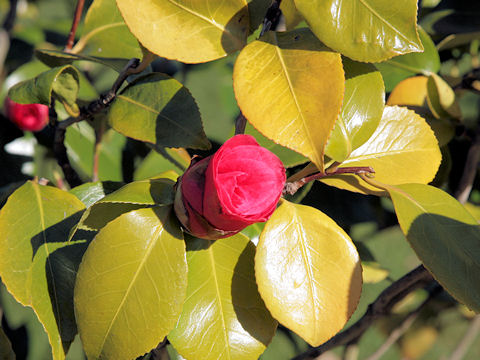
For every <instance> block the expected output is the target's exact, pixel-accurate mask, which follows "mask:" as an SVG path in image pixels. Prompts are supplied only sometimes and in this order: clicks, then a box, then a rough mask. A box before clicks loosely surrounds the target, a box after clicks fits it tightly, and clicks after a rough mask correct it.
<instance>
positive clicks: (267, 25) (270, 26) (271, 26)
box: [260, 0, 282, 36]
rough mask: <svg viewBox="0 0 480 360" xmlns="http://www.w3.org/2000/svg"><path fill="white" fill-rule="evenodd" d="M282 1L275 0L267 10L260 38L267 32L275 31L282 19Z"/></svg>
mask: <svg viewBox="0 0 480 360" xmlns="http://www.w3.org/2000/svg"><path fill="white" fill-rule="evenodd" d="M281 2H282V0H274V1H273V2H272V5H270V7H269V8H268V10H267V13H266V14H265V19H263V26H262V30H261V31H260V36H262V35H263V34H265V33H266V32H267V31H270V30H275V29H276V27H277V26H278V24H279V23H280V19H281V17H282V10H280V4H281Z"/></svg>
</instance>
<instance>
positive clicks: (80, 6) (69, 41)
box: [64, 0, 85, 52]
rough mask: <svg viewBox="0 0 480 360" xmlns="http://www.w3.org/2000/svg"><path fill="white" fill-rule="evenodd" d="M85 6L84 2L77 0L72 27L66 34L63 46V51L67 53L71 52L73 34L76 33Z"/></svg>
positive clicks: (73, 39)
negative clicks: (65, 41) (66, 37)
mask: <svg viewBox="0 0 480 360" xmlns="http://www.w3.org/2000/svg"><path fill="white" fill-rule="evenodd" d="M84 5H85V0H78V1H77V6H76V7H75V13H74V15H73V21H72V27H71V29H70V33H69V34H68V39H67V44H66V45H65V49H64V51H66V52H69V51H70V50H72V47H73V43H74V42H75V33H76V32H77V27H78V23H79V22H80V19H81V18H82V11H83V6H84Z"/></svg>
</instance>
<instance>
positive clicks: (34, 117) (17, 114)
mask: <svg viewBox="0 0 480 360" xmlns="http://www.w3.org/2000/svg"><path fill="white" fill-rule="evenodd" d="M5 113H6V115H7V117H8V118H9V119H10V121H12V122H13V123H14V124H15V125H17V126H18V127H19V128H20V129H21V130H26V131H40V130H42V129H43V128H44V127H45V126H46V125H47V124H48V106H46V105H42V104H19V103H16V102H15V101H13V100H11V99H10V98H8V97H7V98H6V99H5Z"/></svg>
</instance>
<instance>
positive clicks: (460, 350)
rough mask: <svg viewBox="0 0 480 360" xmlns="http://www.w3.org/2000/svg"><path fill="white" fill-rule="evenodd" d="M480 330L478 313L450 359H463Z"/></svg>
mask: <svg viewBox="0 0 480 360" xmlns="http://www.w3.org/2000/svg"><path fill="white" fill-rule="evenodd" d="M479 331H480V315H477V316H475V317H474V318H473V320H472V321H471V323H470V326H469V327H468V329H467V331H466V332H465V335H464V336H463V338H462V340H461V341H460V343H459V344H458V346H457V348H456V349H455V350H454V351H453V353H452V355H450V358H449V360H461V359H463V357H464V356H465V355H466V353H467V351H468V349H469V348H470V346H471V345H472V343H473V341H474V340H475V338H476V337H477V334H478V332H479Z"/></svg>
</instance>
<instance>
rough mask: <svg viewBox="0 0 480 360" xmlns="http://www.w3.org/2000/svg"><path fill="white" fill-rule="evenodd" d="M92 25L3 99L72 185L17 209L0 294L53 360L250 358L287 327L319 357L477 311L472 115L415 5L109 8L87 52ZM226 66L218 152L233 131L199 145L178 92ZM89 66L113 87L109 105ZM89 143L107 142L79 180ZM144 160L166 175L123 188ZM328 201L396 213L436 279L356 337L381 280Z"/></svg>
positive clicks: (422, 272) (399, 284)
mask: <svg viewBox="0 0 480 360" xmlns="http://www.w3.org/2000/svg"><path fill="white" fill-rule="evenodd" d="M14 3H16V2H12V4H14ZM83 6H84V4H83V1H80V0H79V1H78V3H77V7H76V11H75V16H74V20H73V26H72V28H71V31H70V34H69V36H68V38H67V45H66V46H65V48H64V49H63V50H60V49H59V48H55V47H53V46H52V45H51V44H49V45H47V46H44V47H42V46H37V47H36V49H35V56H36V58H37V59H38V60H36V61H37V62H36V64H37V65H36V66H39V67H41V70H39V71H37V70H35V74H33V75H32V74H31V73H30V74H31V75H29V76H28V77H23V80H22V79H18V77H17V82H16V84H14V85H13V84H9V85H12V86H9V89H8V94H7V95H8V99H7V100H6V104H7V106H6V107H5V108H4V113H5V116H7V117H9V118H11V119H12V120H13V121H14V122H15V123H16V124H18V125H19V126H20V128H21V129H23V130H30V131H39V130H42V129H43V127H44V126H45V125H46V124H47V122H48V111H49V110H48V109H50V114H51V116H50V123H51V124H50V125H49V126H48V128H47V129H45V130H44V132H42V133H40V134H44V135H45V134H47V130H48V131H50V135H49V136H50V137H49V140H48V141H49V143H48V144H49V145H48V146H49V148H50V149H51V150H52V154H53V155H52V156H53V157H54V158H55V159H56V161H57V162H58V169H60V170H59V171H60V172H57V173H56V176H53V179H49V180H51V181H52V180H53V184H49V183H48V181H46V180H45V179H39V178H34V179H32V180H29V181H27V182H24V183H21V184H18V185H17V186H15V190H14V191H13V189H12V190H11V194H10V195H9V197H8V200H7V201H6V202H5V204H4V205H3V207H2V209H1V210H0V276H1V279H2V282H3V284H4V285H5V287H6V289H7V290H8V292H9V293H10V294H11V295H13V297H14V298H15V299H16V300H17V301H18V302H20V303H21V304H23V305H25V306H30V307H31V308H33V310H34V312H35V314H36V316H37V317H38V320H39V321H40V323H41V324H42V325H43V327H44V329H45V331H46V333H47V335H48V339H49V343H50V345H51V351H52V356H53V358H54V359H55V360H61V359H65V357H66V354H67V353H68V351H69V348H70V345H71V343H72V342H73V340H74V338H75V336H76V334H77V333H78V334H79V335H80V339H81V344H82V347H83V350H84V352H85V354H86V356H87V358H88V359H115V360H118V359H136V358H138V357H141V356H145V358H154V357H153V356H155V351H161V349H162V348H165V346H166V344H167V343H168V344H170V345H171V346H172V349H175V351H176V352H178V354H180V355H181V356H182V357H183V358H185V359H189V360H190V359H192V360H195V359H201V360H204V359H257V358H258V357H260V356H261V354H262V353H264V351H265V350H266V348H267V347H268V346H269V344H270V342H271V341H272V339H273V337H274V335H275V334H276V331H277V327H278V326H279V324H280V325H281V329H283V330H282V331H288V332H289V334H292V333H294V334H296V335H295V336H297V335H298V337H299V338H301V339H303V340H304V341H305V342H306V343H308V344H309V345H310V347H309V348H308V349H306V350H305V352H302V353H300V354H297V355H298V358H307V357H314V356H317V355H319V354H321V353H323V352H325V351H327V350H329V349H331V348H333V347H335V346H339V345H346V344H351V343H354V342H355V341H358V339H359V338H360V337H361V336H362V334H363V333H364V332H365V331H366V329H367V328H368V327H369V326H370V324H371V323H372V322H373V320H375V319H376V318H377V317H380V316H382V315H385V314H387V313H389V312H390V311H392V308H393V307H394V305H396V304H398V303H399V302H400V301H401V300H403V299H404V298H405V297H406V296H407V295H409V294H411V293H412V292H413V291H414V290H416V289H419V288H425V289H427V292H428V296H427V298H426V300H425V303H426V302H428V301H430V300H431V299H432V298H433V297H435V296H436V295H438V293H440V292H441V291H442V289H444V290H445V291H446V292H447V293H448V294H450V295H451V296H453V298H455V299H456V300H457V301H458V302H460V303H462V304H464V305H465V306H466V307H467V308H468V309H470V310H472V311H474V312H479V311H480V288H479V286H478V284H480V265H479V260H478V259H479V258H480V228H479V225H478V221H477V220H476V219H475V218H474V216H473V215H471V213H470V212H469V211H467V209H466V208H465V207H464V205H463V203H464V202H465V201H466V198H468V194H469V191H470V190H469V189H471V185H472V183H473V178H474V176H473V177H472V176H471V175H468V174H467V175H466V177H467V178H470V180H469V181H470V182H468V181H467V182H466V183H465V184H466V185H465V188H464V189H462V188H461V187H459V189H460V190H459V192H458V193H456V194H455V197H453V196H451V195H449V193H448V190H449V189H448V188H447V187H445V186H443V185H445V181H446V180H445V179H446V178H447V175H446V174H448V171H449V169H448V164H447V160H448V159H447V157H448V156H447V155H445V154H446V151H445V145H446V144H447V143H448V142H449V141H450V140H451V139H452V138H453V136H454V128H455V127H456V126H458V124H459V123H460V121H461V119H462V113H461V108H460V106H459V103H458V99H457V97H456V94H455V91H454V89H452V88H451V86H450V85H449V84H448V83H447V81H446V80H445V79H444V78H442V77H441V76H440V75H438V74H437V72H438V70H439V66H440V65H439V64H440V60H439V57H438V53H437V52H436V50H435V46H434V43H433V42H432V39H431V38H430V37H429V35H428V34H427V32H426V31H424V30H423V29H422V28H421V27H420V26H419V25H418V24H417V11H418V8H417V1H415V0H404V1H398V2H391V1H388V2H387V1H383V0H370V1H368V2H367V1H363V0H349V1H336V0H283V1H280V0H274V1H271V0H248V1H247V0H229V1H224V0H210V1H180V0H157V1H132V0H116V1H115V0H94V1H93V2H92V3H91V4H90V6H89V8H88V11H87V12H86V15H85V17H84V20H83V21H82V26H81V35H80V36H79V37H77V40H75V39H76V38H75V36H76V29H77V25H78V24H79V21H80V19H81V14H82V8H83ZM12 13H13V15H11V14H12ZM10 16H13V17H14V16H15V11H11V12H10ZM225 57H227V58H228V59H231V60H232V62H234V66H233V70H232V69H230V70H229V71H231V74H233V91H234V94H235V99H236V104H237V105H238V108H239V110H240V113H239V115H238V116H237V118H236V120H235V124H233V123H231V125H232V126H231V132H230V133H229V134H228V136H227V137H224V138H221V139H220V138H219V137H218V136H216V135H213V136H212V135H211V134H214V133H215V129H216V128H221V127H222V126H225V124H227V125H226V126H227V127H228V126H229V124H230V123H228V119H217V120H216V122H215V123H214V124H213V125H212V123H211V122H209V124H210V125H209V128H207V129H206V130H207V131H205V130H204V125H203V122H205V121H206V120H205V117H203V121H202V116H201V113H200V109H199V106H198V105H197V101H196V99H195V98H194V96H193V95H192V93H191V92H190V91H189V89H188V88H187V87H186V85H184V84H182V82H181V81H179V80H182V77H183V78H184V79H185V78H186V79H188V71H189V69H190V68H191V67H193V66H194V65H193V64H200V63H207V62H212V63H214V64H216V62H214V61H215V60H217V59H221V58H225ZM425 59H428V60H429V61H430V60H431V59H433V60H431V61H430V62H428V61H427V60H425ZM424 63H426V64H427V65H425V66H424V65H423V64H424ZM418 64H421V65H418ZM169 66H170V67H174V68H176V69H177V70H178V69H181V71H178V73H180V74H183V75H181V76H178V77H177V78H175V77H172V76H170V75H172V73H171V74H170V75H168V74H167V73H169V72H170V70H169V69H170V68H169ZM195 66H197V65H195ZM198 66H204V65H198ZM92 69H97V70H98V71H97V73H96V74H97V75H96V76H98V77H101V76H102V74H103V73H110V74H111V73H115V76H114V77H115V79H114V80H113V81H112V82H111V83H109V84H108V87H109V89H108V90H107V91H105V92H104V93H102V94H101V95H98V94H97V93H96V92H95V90H94V89H93V90H92V88H93V87H92V85H91V84H89V81H91V79H92ZM176 72H177V71H173V73H176ZM228 74H230V72H229V73H228ZM93 77H95V76H93ZM18 80H22V81H18ZM209 82H212V81H210V80H209V79H208V78H207V79H204V80H203V81H202V86H205V87H207V86H210V87H209V88H211V87H212V86H213V87H215V86H218V87H220V86H222V85H221V84H220V83H218V84H217V83H214V82H213V85H212V84H208V83H209ZM472 84H473V82H472ZM464 88H467V86H466V85H465V86H464ZM386 92H388V93H389V97H388V100H387V101H386V100H385V94H386ZM200 96H201V95H200ZM207 96H209V95H207ZM20 104H23V105H20ZM218 107H220V105H218ZM21 109H27V110H21ZM214 110H215V109H214ZM52 114H55V116H53V115H52ZM33 117H35V118H36V119H41V121H40V120H39V122H37V123H35V124H33V122H31V121H30V120H31V118H33ZM222 121H223V122H225V124H223V123H222ZM22 124H23V125H22ZM30 124H32V125H30ZM27 125H28V126H27ZM82 128H88V131H90V134H93V137H94V141H93V142H92V143H91V144H90V145H91V148H92V149H93V150H91V151H93V152H92V158H93V160H91V161H90V163H89V165H88V166H86V165H85V166H83V167H82V161H83V157H84V156H86V155H85V154H83V155H81V156H75V145H74V144H75V136H77V138H78V136H80V135H79V130H78V129H82ZM234 128H235V129H234ZM47 135H48V134H47ZM47 135H45V136H47ZM207 135H208V136H207ZM39 136H40V135H39ZM115 136H117V137H119V138H122V139H125V137H127V138H128V139H129V140H125V141H126V145H125V148H124V151H123V155H122V156H123V157H122V164H123V166H124V167H123V170H124V174H123V175H124V176H123V179H122V180H123V181H119V180H120V179H118V178H115V177H108V176H103V175H102V171H103V170H102V166H105V167H107V166H112V163H113V162H115V161H117V162H120V160H119V158H120V154H119V153H118V155H117V156H111V157H110V158H109V159H110V160H108V161H104V162H102V161H101V157H102V154H104V153H102V151H104V150H103V148H102V146H104V147H106V146H107V145H106V144H107V143H108V142H109V141H111V139H112V137H115ZM213 138H214V139H213ZM42 139H43V138H42ZM211 140H214V144H213V145H214V146H213V150H212V144H211ZM39 141H40V138H39ZM42 141H43V140H42ZM48 141H47V142H48ZM82 141H86V140H80V141H77V143H82ZM123 144H125V143H123ZM477 147H478V146H477ZM138 149H143V150H141V151H140V150H138ZM145 149H146V152H145ZM67 150H68V151H67ZM137 150H138V151H137ZM142 151H143V152H144V153H143V155H141V156H140V155H138V154H139V153H141V152H142ZM149 151H152V152H151V153H149V155H148V156H146V153H148V152H149ZM137 155H138V156H137ZM105 156H107V155H105ZM149 157H152V158H153V157H156V159H159V158H161V159H162V160H161V161H163V162H162V164H163V165H161V166H160V165H158V166H156V165H155V169H154V170H153V173H149V174H148V175H147V176H143V177H142V176H140V175H138V176H137V177H136V178H135V177H133V176H127V175H125V174H127V173H128V171H127V170H125V169H127V168H128V164H130V165H131V167H132V168H133V167H135V166H137V165H136V163H137V164H138V162H139V158H141V160H142V161H145V162H146V161H147V160H148V158H149ZM143 159H145V160H143ZM477 162H478V156H477ZM79 164H80V165H79ZM142 164H144V163H142ZM155 164H159V162H156V163H155ZM165 164H167V165H165ZM472 166H473V169H474V170H475V169H476V162H475V161H474V162H473V165H471V166H470V168H472ZM139 168H140V167H139ZM474 172H475V171H474ZM470 173H471V170H470ZM137 174H138V172H137ZM314 182H316V183H319V182H320V183H322V184H323V185H326V186H329V187H334V188H337V189H341V190H344V191H345V192H353V193H357V194H362V195H365V196H371V198H373V199H375V201H377V199H383V200H381V201H383V202H388V201H390V200H389V199H391V209H392V211H393V212H394V213H395V214H396V217H397V219H398V224H399V225H400V228H401V231H402V232H403V234H404V236H405V238H406V239H407V241H408V243H409V244H410V246H411V247H412V249H413V251H414V252H415V254H416V256H417V257H418V259H419V260H420V262H421V264H419V265H418V267H416V268H414V269H413V270H412V271H410V272H409V273H407V274H406V275H405V276H403V277H401V278H400V279H397V280H395V281H394V282H392V284H390V286H388V287H385V288H384V289H383V292H382V293H381V294H379V295H378V297H377V300H376V301H374V302H373V303H372V304H371V305H370V307H369V308H368V310H367V312H366V313H365V315H364V316H363V317H362V318H360V319H358V321H357V322H356V323H355V324H354V325H352V326H351V327H349V328H348V329H347V330H345V331H343V332H340V331H341V330H342V329H343V328H344V327H345V325H346V324H347V322H348V321H349V319H350V317H351V316H352V314H353V313H354V312H355V310H356V309H357V306H358V304H359V300H360V296H361V292H362V287H363V286H364V285H363V280H362V267H363V277H364V281H365V282H372V281H373V282H375V280H372V274H376V275H375V276H377V275H378V274H379V273H380V275H378V276H380V277H382V276H383V277H382V278H381V279H380V280H378V281H381V280H383V279H385V277H386V276H387V275H388V274H387V275H385V274H384V275H382V274H383V273H382V269H379V268H378V267H376V266H375V265H372V263H371V262H369V261H367V260H366V258H367V257H368V256H366V255H365V253H364V251H365V250H364V249H363V247H362V246H361V244H360V245H358V243H357V242H355V243H354V242H353V241H352V239H351V235H350V231H349V229H347V228H345V229H344V228H343V227H342V226H340V225H339V224H337V222H336V221H335V220H334V219H333V218H332V217H330V216H328V215H326V214H325V213H324V212H322V211H320V210H319V209H318V207H317V206H312V205H313V204H312V203H309V204H305V203H302V201H303V199H306V198H305V196H306V195H307V193H308V192H309V191H310V189H311V187H312V184H313V183H314ZM54 185H56V186H54ZM466 188H468V190H465V189H466ZM446 190H447V191H446ZM465 194H466V195H465ZM465 196H466V198H465ZM323 201H324V202H328V201H331V199H327V198H326V199H321V200H320V201H319V203H321V202H323ZM349 206H351V207H355V206H356V204H355V203H351V205H349ZM356 245H357V246H356ZM357 248H358V251H357ZM395 251H396V250H395V249H394V248H392V249H391V252H395ZM443 294H445V293H443ZM445 296H446V295H445ZM421 306H423V305H420V306H419V308H418V309H420V308H421ZM418 309H417V310H415V311H419V310H418ZM465 311H466V310H465ZM285 329H287V330H285ZM0 335H1V334H0ZM155 348H156V350H152V349H155ZM172 351H173V350H172ZM145 354H147V355H145Z"/></svg>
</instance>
